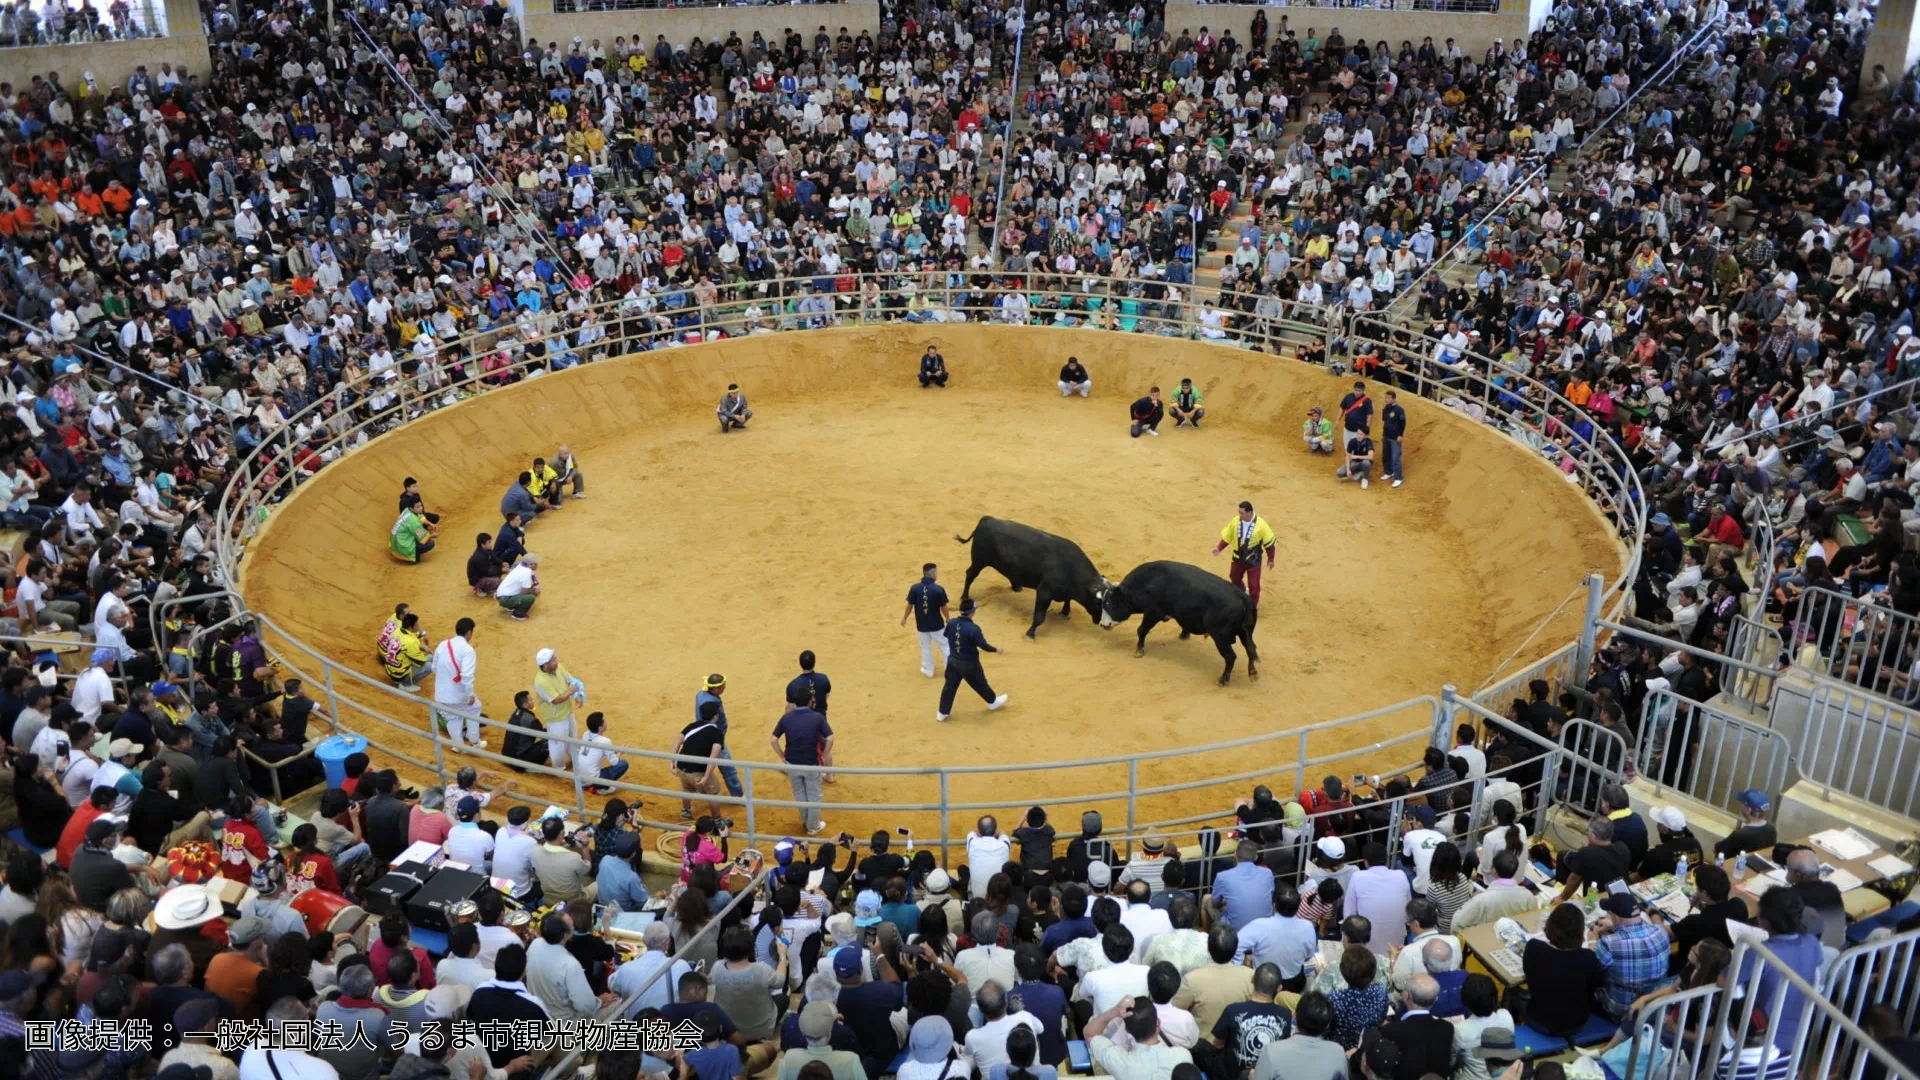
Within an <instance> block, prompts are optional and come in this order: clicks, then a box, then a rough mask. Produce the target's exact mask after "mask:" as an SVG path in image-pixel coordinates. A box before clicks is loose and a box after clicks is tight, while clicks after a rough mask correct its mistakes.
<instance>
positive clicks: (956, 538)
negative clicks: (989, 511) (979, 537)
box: [953, 526, 980, 544]
mask: <svg viewBox="0 0 1920 1080" xmlns="http://www.w3.org/2000/svg"><path fill="white" fill-rule="evenodd" d="M979 531H980V529H979V526H975V527H974V532H979ZM953 542H954V543H956V544H971V543H973V533H968V534H967V535H965V536H961V535H960V534H959V533H954V534H953Z"/></svg>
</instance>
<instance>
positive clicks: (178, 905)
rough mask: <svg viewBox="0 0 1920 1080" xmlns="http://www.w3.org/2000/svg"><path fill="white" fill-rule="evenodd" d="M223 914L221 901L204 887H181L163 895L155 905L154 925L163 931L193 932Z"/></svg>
mask: <svg viewBox="0 0 1920 1080" xmlns="http://www.w3.org/2000/svg"><path fill="white" fill-rule="evenodd" d="M222 914H223V912H222V910H221V907H220V900H219V898H218V897H215V896H214V895H213V894H212V893H210V892H208V891H207V888H206V886H204V885H180V886H177V887H175V888H172V889H169V890H167V891H166V892H165V893H162V894H161V896H160V899H159V900H157V901H155V902H154V905H153V924H154V925H155V926H157V927H159V928H160V929H162V930H191V929H193V928H194V927H196V926H200V925H202V924H204V923H209V922H212V921H213V920H215V919H217V918H220V917H221V915H222Z"/></svg>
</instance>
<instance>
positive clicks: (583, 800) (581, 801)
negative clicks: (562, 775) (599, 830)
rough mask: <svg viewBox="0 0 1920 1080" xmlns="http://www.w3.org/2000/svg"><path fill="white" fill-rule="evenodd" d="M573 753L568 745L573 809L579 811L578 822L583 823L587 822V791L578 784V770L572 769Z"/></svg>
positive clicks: (572, 748)
mask: <svg viewBox="0 0 1920 1080" xmlns="http://www.w3.org/2000/svg"><path fill="white" fill-rule="evenodd" d="M574 753H575V750H574V747H573V746H572V744H568V746H567V766H568V768H567V772H568V773H569V774H570V775H571V776H572V777H573V808H574V809H575V810H578V811H580V820H581V821H582V822H583V823H584V822H585V821H586V820H587V789H586V786H585V785H584V784H582V783H581V782H580V770H579V769H576V768H573V758H574Z"/></svg>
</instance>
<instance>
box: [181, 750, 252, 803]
mask: <svg viewBox="0 0 1920 1080" xmlns="http://www.w3.org/2000/svg"><path fill="white" fill-rule="evenodd" d="M241 794H245V795H251V794H253V788H252V787H251V786H250V785H248V783H247V777H246V774H245V773H243V772H241V771H240V763H239V762H238V761H236V760H234V759H233V758H223V757H216V758H210V759H208V760H207V761H206V762H205V763H203V764H202V765H201V766H200V771H199V773H198V774H196V775H195V776H194V778H193V796H194V798H196V799H198V800H199V801H200V805H201V806H206V807H211V808H213V809H217V810H225V809H226V808H227V804H228V803H231V802H232V801H233V797H234V796H235V795H241Z"/></svg>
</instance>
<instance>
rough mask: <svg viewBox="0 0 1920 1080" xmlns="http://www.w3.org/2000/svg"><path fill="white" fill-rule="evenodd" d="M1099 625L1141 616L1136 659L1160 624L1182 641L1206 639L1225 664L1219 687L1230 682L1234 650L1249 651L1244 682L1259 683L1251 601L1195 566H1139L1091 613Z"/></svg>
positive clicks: (1256, 617) (1159, 564) (1162, 564)
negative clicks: (1174, 628) (1170, 626)
mask: <svg viewBox="0 0 1920 1080" xmlns="http://www.w3.org/2000/svg"><path fill="white" fill-rule="evenodd" d="M1094 610H1095V612H1096V617H1097V618H1098V619H1099V621H1100V625H1101V626H1104V627H1107V628H1109V629H1111V628H1113V627H1114V626H1117V625H1119V624H1120V623H1123V622H1126V621H1127V620H1128V619H1129V618H1132V617H1133V616H1134V615H1136V614H1137V615H1139V616H1140V639H1139V642H1138V644H1137V645H1136V646H1135V649H1134V655H1135V656H1144V655H1146V651H1147V632H1148V631H1150V630H1152V629H1153V628H1154V627H1155V626H1156V625H1158V624H1159V623H1161V622H1168V621H1171V622H1174V623H1177V624H1178V625H1179V627H1180V636H1181V637H1183V638H1184V637H1188V636H1189V635H1192V634H1205V635H1206V636H1208V637H1210V638H1212V639H1213V645H1214V647H1215V648H1217V649H1219V650H1220V655H1221V656H1222V657H1223V658H1225V659H1226V662H1227V667H1226V670H1225V671H1222V672H1221V673H1220V685H1222V686H1225V685H1226V684H1227V683H1228V682H1230V681H1231V680H1232V679H1233V665H1234V653H1233V645H1234V642H1235V641H1238V642H1239V643H1240V644H1241V645H1242V646H1243V647H1245V649H1246V650H1247V678H1249V679H1258V678H1259V677H1260V671H1259V662H1260V651H1259V650H1258V649H1256V648H1255V647H1254V644H1253V628H1254V624H1255V623H1256V622H1257V620H1258V618H1259V611H1258V610H1257V609H1256V608H1255V607H1254V606H1253V599H1252V598H1251V597H1249V596H1248V595H1247V594H1246V593H1244V592H1241V591H1240V590H1239V589H1238V588H1236V587H1235V586H1234V585H1233V583H1232V582H1229V581H1228V580H1227V579H1225V578H1223V577H1221V576H1220V575H1218V574H1214V573H1210V572H1208V571H1206V570H1202V569H1201V568H1200V567H1198V566H1193V565H1190V564H1188V563H1180V562H1149V563H1141V564H1140V565H1139V566H1136V567H1134V568H1133V571H1132V572H1131V573H1129V574H1128V575H1127V576H1126V578H1125V579H1123V580H1122V581H1121V582H1120V584H1118V585H1114V586H1112V587H1110V588H1108V589H1107V590H1106V592H1105V593H1103V594H1102V595H1101V597H1100V606H1099V607H1097V608H1095V609H1094Z"/></svg>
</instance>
